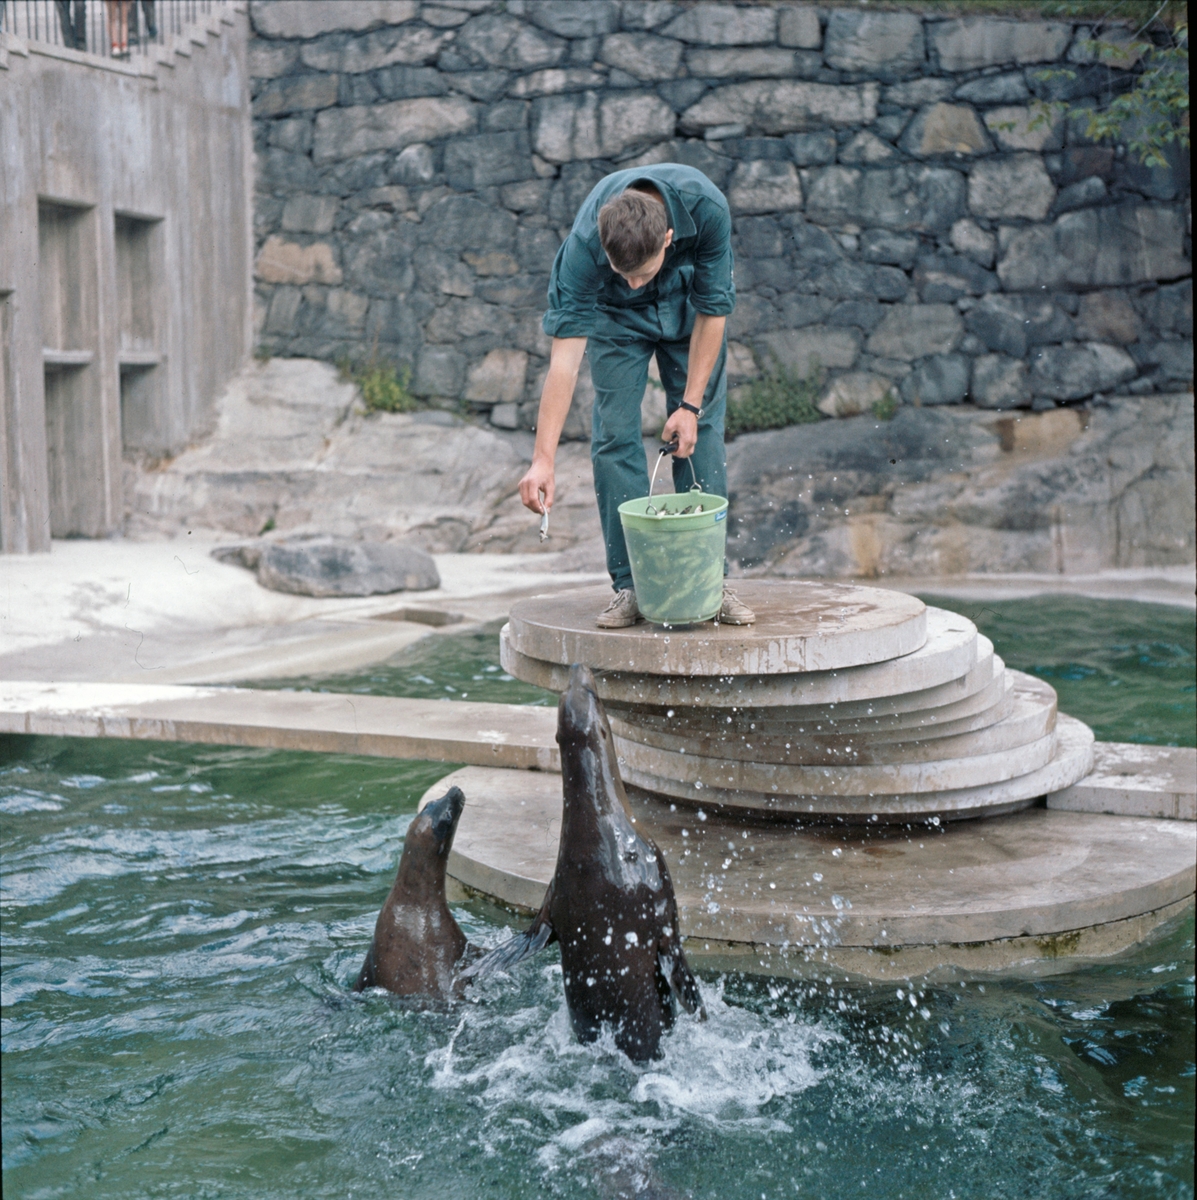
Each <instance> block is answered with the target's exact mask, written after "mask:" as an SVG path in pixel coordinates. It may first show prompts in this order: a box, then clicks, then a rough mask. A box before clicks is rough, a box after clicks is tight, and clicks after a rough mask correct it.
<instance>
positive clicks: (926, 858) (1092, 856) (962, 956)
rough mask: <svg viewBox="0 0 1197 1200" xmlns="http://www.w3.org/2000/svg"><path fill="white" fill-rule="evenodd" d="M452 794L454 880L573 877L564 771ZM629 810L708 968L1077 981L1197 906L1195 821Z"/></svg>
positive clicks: (489, 890) (691, 948) (498, 776)
mask: <svg viewBox="0 0 1197 1200" xmlns="http://www.w3.org/2000/svg"><path fill="white" fill-rule="evenodd" d="M1077 724H1079V723H1077ZM450 784H456V785H457V786H458V787H460V788H461V789H462V790H463V791H464V792H465V794H466V806H465V811H464V813H463V815H462V818H461V824H460V826H459V828H458V832H457V836H456V839H455V843H454V848H453V852H452V855H451V857H450V860H449V874H450V876H451V877H452V879H454V880H456V881H457V883H458V884H460V885H461V886H462V887H464V888H465V889H467V890H468V891H470V892H474V893H478V894H480V895H482V896H485V897H487V898H489V899H491V900H494V901H496V902H498V903H500V904H502V905H505V906H508V907H511V908H515V909H517V910H521V911H534V910H536V909H537V908H539V906H540V904H541V901H542V899H543V896H544V889H545V887H546V885H547V884H548V881H549V879H550V878H551V876H552V873H553V870H554V868H555V865H556V856H557V836H558V830H559V829H560V821H561V776H560V775H556V774H549V773H542V772H531V771H518V770H510V769H502V768H486V767H466V768H464V769H462V770H459V771H456V772H454V773H453V774H452V775H450V776H449V777H448V778H447V779H443V780H441V781H440V782H439V783H438V784H436V785H435V787H433V788H431V789H430V790H429V793H428V796H427V797H426V799H429V798H431V797H432V796H435V795H440V794H442V793H443V792H444V789H445V788H446V787H447V786H448V785H450ZM1040 794H1042V792H1040ZM629 799H630V802H631V805H632V809H633V812H634V813H635V814H636V816H637V818H638V820H640V821H642V822H643V823H644V825H645V827H646V829H647V831H648V832H649V834H650V835H651V836H652V838H653V839H654V840H655V841H656V843H657V845H658V846H659V847H660V849H661V851H662V853H663V854H664V855H665V858H666V860H667V861H668V863H669V869H670V872H671V874H672V877H673V881H674V887H675V890H676V893H677V900H678V908H679V914H680V919H681V928H682V934H683V936H684V937H685V938H686V939H687V942H686V953H687V955H689V956H690V957H691V958H692V960H693V961H694V962H695V964H696V965H697V966H699V967H707V968H709V969H740V970H745V971H750V972H754V973H767V974H772V975H791V976H803V975H809V974H812V973H818V972H823V971H825V970H827V969H828V968H829V967H831V968H834V969H836V970H843V971H846V972H849V973H853V974H857V975H863V976H870V977H875V978H910V977H911V976H914V975H925V974H928V973H931V972H934V971H937V970H943V969H947V968H959V969H962V970H966V971H994V970H1002V969H1008V968H1011V967H1020V968H1027V967H1031V968H1037V969H1060V968H1061V967H1062V966H1065V965H1066V963H1067V960H1068V959H1070V958H1076V957H1090V956H1102V955H1107V954H1112V953H1115V952H1117V951H1119V950H1122V949H1125V948H1126V947H1127V946H1130V945H1132V944H1133V943H1134V942H1136V941H1139V940H1142V938H1143V937H1145V936H1146V935H1147V934H1148V933H1149V932H1150V930H1151V929H1152V928H1154V927H1155V926H1156V925H1158V924H1160V923H1161V922H1162V921H1164V920H1167V919H1168V918H1169V917H1171V916H1174V915H1177V914H1178V913H1180V912H1182V911H1184V908H1185V906H1186V905H1187V904H1189V903H1191V898H1192V895H1193V887H1194V856H1195V852H1197V826H1194V825H1193V824H1192V823H1191V822H1186V821H1160V820H1151V819H1146V818H1139V817H1112V816H1102V815H1096V814H1088V813H1072V812H1060V811H1056V810H1049V809H1045V808H1032V809H1026V810H1024V811H1022V812H1018V813H1015V814H1013V815H1010V816H1000V817H991V818H989V819H987V820H984V821H968V822H953V823H951V824H948V825H943V826H940V827H938V828H935V827H929V826H927V825H925V824H920V825H918V826H910V827H901V828H890V829H884V828H876V827H867V828H861V827H859V826H856V827H836V826H827V825H824V826H818V825H807V826H805V827H801V826H795V825H794V824H792V823H787V824H784V825H783V824H780V823H777V824H769V823H766V824H760V823H756V824H745V823H744V821H743V820H742V819H740V818H739V817H738V816H736V815H733V817H731V818H729V817H726V816H723V815H720V814H719V813H716V812H713V811H705V810H696V809H694V808H691V807H683V806H681V805H671V804H669V803H668V802H665V801H662V800H659V799H655V798H653V797H651V796H649V795H646V794H645V793H643V792H639V791H637V790H635V789H629Z"/></svg>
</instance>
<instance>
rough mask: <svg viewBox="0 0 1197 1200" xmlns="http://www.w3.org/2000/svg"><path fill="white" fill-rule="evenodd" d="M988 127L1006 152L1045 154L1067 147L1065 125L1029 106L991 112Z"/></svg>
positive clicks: (1055, 115)
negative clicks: (1019, 151) (1065, 145)
mask: <svg viewBox="0 0 1197 1200" xmlns="http://www.w3.org/2000/svg"><path fill="white" fill-rule="evenodd" d="M985 127H986V128H987V129H988V130H989V132H990V133H991V134H992V135H993V140H994V141H995V142H997V144H998V147H999V148H1000V149H1002V150H1031V151H1034V152H1035V153H1036V154H1042V153H1046V152H1050V151H1053V150H1059V149H1060V148H1061V147H1062V146H1063V145H1064V121H1063V118H1062V117H1060V116H1059V115H1058V114H1055V113H1052V112H1050V111H1049V112H1043V111H1041V110H1040V109H1038V108H1037V107H1034V106H1029V105H1025V104H1007V105H1003V106H1002V107H1000V108H991V109H990V110H989V111H988V112H987V113H986V114H985Z"/></svg>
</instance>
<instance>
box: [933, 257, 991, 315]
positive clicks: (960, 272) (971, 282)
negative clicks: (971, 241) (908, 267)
mask: <svg viewBox="0 0 1197 1200" xmlns="http://www.w3.org/2000/svg"><path fill="white" fill-rule="evenodd" d="M914 286H915V287H916V288H918V293H919V298H920V299H921V300H922V301H923V303H924V304H934V303H947V304H951V303H954V302H955V301H956V300H959V299H960V297H961V296H980V295H983V294H984V293H986V292H996V291H997V290H998V287H999V284H998V278H997V276H996V275H994V274H993V272H992V271H986V270H985V268H984V267H981V266H978V265H977V263H975V262H973V260H972V259H970V258H963V257H961V256H960V255H954V254H929V255H926V256H925V257H923V258H921V259H919V263H918V266H917V267H916V268H915V271H914Z"/></svg>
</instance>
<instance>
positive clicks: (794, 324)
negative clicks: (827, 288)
mask: <svg viewBox="0 0 1197 1200" xmlns="http://www.w3.org/2000/svg"><path fill="white" fill-rule="evenodd" d="M834 303H835V302H834V301H833V300H831V299H830V298H829V297H827V296H811V295H807V294H806V293H803V292H791V293H790V294H789V295H786V296H782V297H781V298H780V300H778V303H777V310H776V311H777V320H776V322H775V327H777V328H781V329H802V328H803V327H804V326H807V325H815V324H817V323H818V322H819V321H822V320H823V319H824V318H825V317H826V316H827V314H828V313H830V312H831V309H832V307H833V305H834Z"/></svg>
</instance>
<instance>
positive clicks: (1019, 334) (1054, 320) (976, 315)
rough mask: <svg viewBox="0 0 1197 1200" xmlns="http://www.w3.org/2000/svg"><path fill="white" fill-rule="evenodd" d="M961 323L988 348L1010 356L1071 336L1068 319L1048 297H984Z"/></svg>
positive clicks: (1023, 354) (1021, 355) (1024, 353)
mask: <svg viewBox="0 0 1197 1200" xmlns="http://www.w3.org/2000/svg"><path fill="white" fill-rule="evenodd" d="M964 323H965V325H966V327H967V328H968V331H969V332H970V333H971V334H973V335H974V336H975V337H977V338H979V339H980V340H981V341H982V342H984V343H985V345H986V347H988V349H990V350H996V351H999V352H1001V353H1002V354H1008V355H1010V356H1011V357H1013V358H1023V357H1024V356H1025V355H1026V353H1027V349H1028V348H1029V347H1031V346H1036V345H1041V344H1043V343H1045V342H1051V341H1057V342H1058V341H1063V340H1065V339H1068V338H1071V337H1072V336H1073V330H1072V326H1071V323H1070V321H1069V320H1068V318H1067V317H1066V316H1065V315H1064V314H1063V313H1062V312H1060V310H1059V309H1058V308H1057V307H1056V306H1055V305H1054V304H1053V303H1052V301H1051V299H1050V297H1047V296H1037V295H1029V296H1011V295H990V296H986V297H984V298H983V299H982V300H981V301H980V302H979V303H978V304H977V305H976V306H975V307H974V308H972V309H971V310H970V311H969V312H968V314H967V315H966V316H965V318H964Z"/></svg>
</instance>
